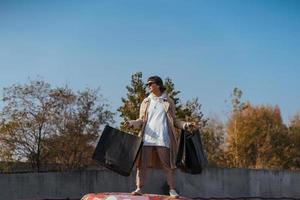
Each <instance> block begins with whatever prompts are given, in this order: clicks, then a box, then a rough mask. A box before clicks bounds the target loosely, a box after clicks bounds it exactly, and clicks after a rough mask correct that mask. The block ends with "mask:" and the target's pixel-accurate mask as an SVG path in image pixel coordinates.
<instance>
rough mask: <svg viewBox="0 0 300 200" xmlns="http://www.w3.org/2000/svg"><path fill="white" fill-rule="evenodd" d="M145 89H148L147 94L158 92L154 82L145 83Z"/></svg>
mask: <svg viewBox="0 0 300 200" xmlns="http://www.w3.org/2000/svg"><path fill="white" fill-rule="evenodd" d="M147 87H148V89H149V92H154V93H157V92H159V91H160V90H159V86H158V85H157V84H156V83H155V82H153V81H148V82H147Z"/></svg>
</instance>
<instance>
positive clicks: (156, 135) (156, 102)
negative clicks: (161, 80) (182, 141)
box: [144, 93, 170, 148]
mask: <svg viewBox="0 0 300 200" xmlns="http://www.w3.org/2000/svg"><path fill="white" fill-rule="evenodd" d="M166 98H167V94H166V93H163V94H162V95H161V96H160V97H156V96H155V95H153V94H150V105H149V107H148V111H147V112H148V121H147V124H146V127H145V134H144V145H145V146H163V147H167V148H169V147H170V138H169V133H168V124H167V115H166V111H165V109H164V106H163V101H164V100H165V99H166Z"/></svg>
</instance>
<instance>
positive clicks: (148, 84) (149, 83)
mask: <svg viewBox="0 0 300 200" xmlns="http://www.w3.org/2000/svg"><path fill="white" fill-rule="evenodd" d="M154 83H155V82H148V83H147V84H146V86H148V87H149V86H151V85H152V84H154Z"/></svg>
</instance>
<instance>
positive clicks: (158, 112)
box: [125, 76, 195, 197]
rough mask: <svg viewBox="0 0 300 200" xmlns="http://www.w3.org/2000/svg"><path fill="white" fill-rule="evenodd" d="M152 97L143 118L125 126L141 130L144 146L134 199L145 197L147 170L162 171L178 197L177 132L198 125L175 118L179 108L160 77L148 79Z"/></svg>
mask: <svg viewBox="0 0 300 200" xmlns="http://www.w3.org/2000/svg"><path fill="white" fill-rule="evenodd" d="M147 87H148V89H149V91H150V95H149V96H148V97H147V98H145V99H144V100H143V102H142V104H141V106H140V115H139V118H138V119H136V120H132V121H127V122H125V126H126V127H133V128H141V131H140V133H139V134H140V136H143V141H144V143H143V144H144V145H143V147H142V150H141V152H140V154H139V158H138V159H137V174H136V190H135V191H133V192H132V194H134V195H142V188H143V186H144V183H145V181H146V174H147V168H148V167H149V166H152V167H158V166H159V167H162V168H163V169H164V172H165V174H166V178H167V183H168V185H169V189H170V190H169V194H170V196H172V197H178V196H179V195H178V193H177V192H176V190H175V181H174V169H175V168H176V155H177V146H178V145H177V137H176V135H175V134H176V132H175V127H176V128H181V129H186V128H193V127H194V126H195V124H194V123H190V122H183V121H180V120H177V119H176V118H175V104H174V101H173V100H172V99H171V98H170V97H169V96H168V94H167V93H166V91H165V87H164V85H163V81H162V79H161V78H160V77H158V76H151V77H149V78H148V81H147Z"/></svg>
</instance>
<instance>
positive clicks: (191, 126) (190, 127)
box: [185, 122, 199, 132]
mask: <svg viewBox="0 0 300 200" xmlns="http://www.w3.org/2000/svg"><path fill="white" fill-rule="evenodd" d="M198 128H199V127H198V125H197V124H196V122H187V124H186V127H185V129H186V130H187V131H189V132H192V131H193V130H195V129H198Z"/></svg>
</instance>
